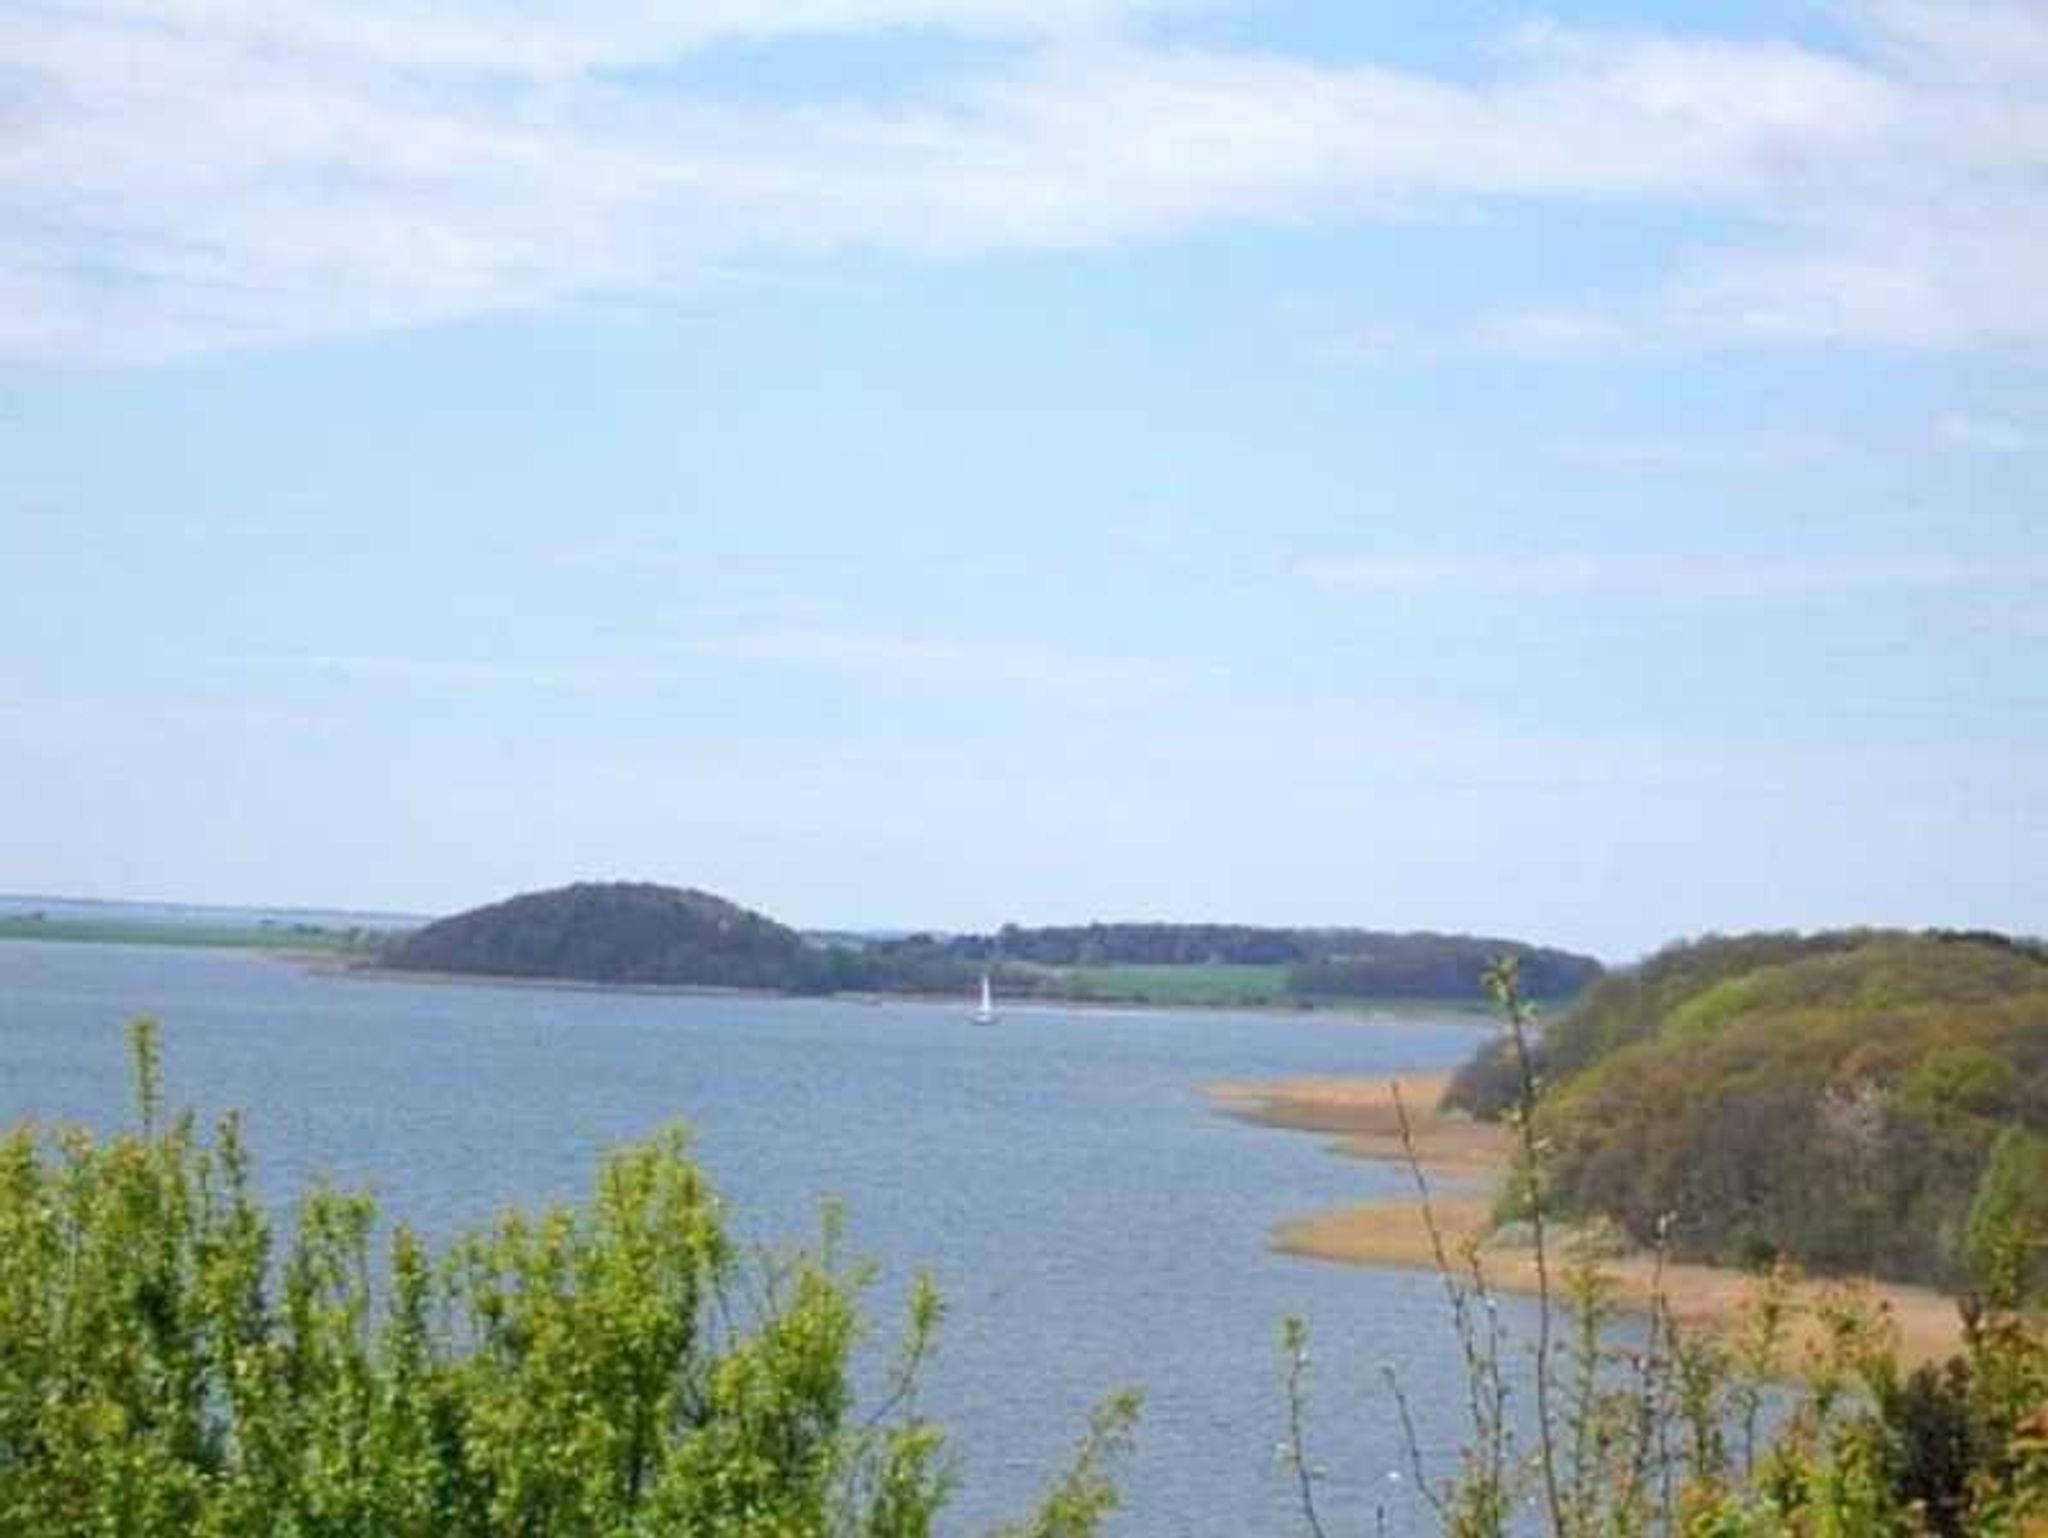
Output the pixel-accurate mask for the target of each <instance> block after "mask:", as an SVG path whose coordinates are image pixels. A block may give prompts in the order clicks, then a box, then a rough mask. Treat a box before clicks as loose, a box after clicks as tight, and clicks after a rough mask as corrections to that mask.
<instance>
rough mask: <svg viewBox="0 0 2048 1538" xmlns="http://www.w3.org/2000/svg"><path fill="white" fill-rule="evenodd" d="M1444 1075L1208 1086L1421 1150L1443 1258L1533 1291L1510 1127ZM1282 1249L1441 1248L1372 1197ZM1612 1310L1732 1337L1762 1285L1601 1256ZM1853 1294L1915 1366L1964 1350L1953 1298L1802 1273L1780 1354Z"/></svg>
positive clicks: (1302, 1221)
mask: <svg viewBox="0 0 2048 1538" xmlns="http://www.w3.org/2000/svg"><path fill="white" fill-rule="evenodd" d="M1448 1081H1449V1075H1448V1074H1404V1075H1399V1076H1396V1077H1394V1078H1372V1079H1342V1078H1328V1079H1322V1078H1318V1079H1286V1080H1276V1081H1271V1082H1264V1083H1257V1082H1233V1083H1222V1084H1211V1085H1206V1086H1204V1092H1205V1093H1206V1094H1207V1095H1208V1097H1209V1098H1210V1100H1211V1101H1212V1102H1213V1103H1214V1104H1215V1105H1216V1106H1217V1107H1218V1109H1220V1110H1222V1111H1224V1112H1226V1113H1227V1114H1229V1115H1232V1116H1237V1117H1241V1118H1243V1119H1244V1120H1246V1121H1253V1122H1258V1123H1260V1124H1261V1125H1263V1126H1269V1127H1285V1128H1290V1129H1293V1130H1296V1131H1301V1132H1312V1133H1318V1134H1321V1135H1323V1136H1325V1137H1328V1138H1330V1139H1332V1140H1333V1146H1334V1147H1335V1148H1336V1149H1337V1150H1338V1151H1339V1152H1342V1153H1344V1154H1347V1155H1349V1156H1351V1157H1354V1158H1361V1159H1377V1160H1383V1161H1391V1162H1396V1163H1405V1162H1406V1161H1407V1159H1408V1152H1409V1149H1410V1148H1412V1150H1413V1154H1414V1158H1415V1162H1416V1163H1418V1164H1419V1165H1420V1166H1421V1167H1422V1170H1423V1173H1424V1175H1425V1177H1426V1178H1427V1180H1428V1182H1429V1184H1430V1188H1431V1201H1430V1207H1431V1209H1432V1211H1433V1213H1434V1215H1435V1220H1436V1228H1437V1234H1438V1237H1439V1238H1440V1240H1441V1242H1442V1244H1443V1248H1444V1251H1445V1253H1447V1254H1448V1255H1449V1256H1450V1257H1451V1260H1452V1262H1453V1264H1455V1265H1462V1264H1464V1257H1465V1256H1466V1255H1467V1254H1469V1253H1470V1252H1471V1251H1472V1248H1473V1247H1474V1246H1475V1245H1477V1246H1478V1247H1479V1249H1478V1253H1479V1257H1480V1262H1481V1264H1482V1266H1483V1267H1484V1270H1485V1275H1486V1279H1487V1282H1488V1284H1489V1285H1490V1286H1492V1287H1494V1288H1495V1289H1497V1290H1499V1291H1502V1292H1515V1293H1526V1294H1530V1295H1534V1294H1536V1293H1537V1292H1538V1290H1539V1288H1538V1282H1537V1274H1536V1257H1535V1254H1534V1252H1533V1250H1532V1249H1531V1248H1530V1247H1529V1246H1528V1245H1527V1244H1526V1243H1524V1244H1521V1245H1519V1246H1517V1245H1506V1244H1499V1243H1493V1242H1489V1241H1488V1239H1487V1229H1488V1219H1489V1215H1490V1213H1491V1212H1492V1209H1493V1203H1494V1197H1495V1194H1496V1192H1497V1191H1498V1189H1499V1185H1500V1181H1501V1179H1502V1178H1503V1177H1504V1175H1505V1173H1506V1171H1507V1169H1508V1167H1509V1165H1510V1163H1511V1162H1512V1159H1513V1143H1512V1138H1511V1135H1510V1134H1509V1132H1508V1131H1507V1130H1506V1129H1505V1128H1502V1127H1496V1126H1490V1125H1487V1124H1485V1123H1481V1122H1474V1121H1472V1120H1471V1119H1470V1118H1469V1117H1465V1116H1462V1115H1458V1114H1455V1113H1449V1112H1445V1111H1441V1110H1439V1109H1438V1108H1437V1103H1438V1101H1439V1100H1440V1099H1441V1097H1442V1095H1443V1090H1444V1086H1445V1084H1446V1083H1448ZM1396 1086H1398V1087H1399V1091H1400V1098H1401V1102H1402V1104H1403V1105H1405V1106H1406V1108H1407V1112H1408V1121H1409V1134H1410V1141H1409V1143H1408V1144H1407V1145H1405V1146H1404V1143H1403V1140H1402V1136H1401V1128H1400V1116H1399V1113H1398V1111H1397V1110H1396V1106H1395V1088H1396ZM1558 1238H1559V1244H1558V1247H1557V1249H1556V1252H1555V1253H1554V1254H1553V1256H1552V1266H1551V1270H1552V1273H1553V1275H1552V1280H1553V1282H1554V1281H1555V1279H1556V1272H1557V1271H1558V1270H1559V1269H1560V1261H1559V1256H1561V1254H1562V1252H1563V1246H1564V1245H1566V1244H1568V1243H1569V1240H1570V1236H1569V1231H1566V1232H1565V1233H1564V1234H1561V1235H1559V1236H1558ZM1273 1246H1274V1248H1275V1249H1277V1250H1280V1251H1282V1252H1284V1253H1286V1254H1290V1255H1301V1256H1306V1257H1309V1258H1312V1259H1317V1260H1330V1261H1338V1262H1341V1263H1343V1264H1346V1265H1355V1266H1384V1267H1396V1268H1401V1269H1411V1270H1433V1269H1435V1267H1436V1245H1435V1243H1434V1242H1433V1241H1432V1240H1431V1237H1430V1233H1429V1227H1428V1225H1427V1224H1426V1223H1425V1222H1424V1218H1423V1207H1422V1203H1421V1201H1420V1200H1419V1199H1417V1198H1415V1197H1404V1198H1401V1199H1398V1200H1388V1201H1374V1202H1363V1203H1359V1204H1358V1205H1356V1206H1349V1207H1341V1208H1337V1209H1335V1210H1333V1211H1329V1212H1318V1213H1310V1214H1307V1215H1305V1216H1301V1217H1294V1218H1288V1219H1286V1220H1284V1221H1282V1222H1281V1223H1280V1224H1279V1225H1278V1226H1277V1227H1276V1228H1275V1230H1274V1234H1273ZM1601 1270H1602V1272H1603V1274H1604V1275H1605V1276H1606V1277H1607V1279H1608V1282H1609V1285H1610V1287H1611V1289H1612V1298H1613V1301H1614V1303H1615V1304H1616V1305H1617V1306H1619V1307H1621V1308H1624V1309H1627V1310H1630V1311H1633V1312H1636V1313H1645V1312H1647V1311H1648V1310H1649V1309H1650V1307H1651V1304H1652V1301H1653V1298H1654V1297H1655V1294H1656V1292H1657V1291H1658V1289H1659V1287H1660V1285H1661V1290H1662V1292H1663V1295H1664V1298H1665V1302H1666V1306H1667V1307H1668V1308H1669V1309H1670V1312H1671V1314H1672V1316H1673V1317H1674V1318H1676V1319H1677V1321H1678V1322H1679V1324H1680V1326H1681V1327H1690V1328H1693V1329H1706V1330H1711V1331H1714V1332H1717V1333H1720V1334H1723V1335H1728V1334H1732V1333H1733V1332H1734V1331H1736V1330H1737V1329H1739V1328H1740V1325H1741V1323H1742V1320H1743V1317H1744V1311H1745V1305H1746V1304H1747V1303H1748V1302H1749V1300H1750V1299H1751V1298H1753V1297H1754V1296H1755V1292H1756V1281H1755V1279H1754V1278H1753V1277H1751V1276H1749V1275H1748V1274H1746V1273H1744V1272H1741V1271H1735V1270H1729V1269H1726V1268H1723V1267H1719V1266H1707V1265H1697V1264H1691V1263H1683V1264H1681V1263H1675V1262H1674V1263H1667V1264H1666V1265H1665V1267H1664V1268H1663V1275H1662V1278H1661V1282H1660V1279H1659V1278H1658V1276H1657V1274H1656V1271H1657V1268H1656V1265H1655V1262H1654V1259H1653V1257H1652V1256H1650V1255H1649V1254H1648V1253H1646V1252H1633V1253H1624V1254H1620V1255H1614V1256H1610V1257H1607V1258H1604V1259H1603V1260H1602V1261H1601ZM1845 1288H1847V1289H1849V1290H1851V1291H1853V1292H1854V1293H1856V1294H1857V1295H1858V1296H1860V1297H1861V1298H1862V1299H1863V1300H1864V1301H1865V1302H1866V1303H1868V1304H1869V1305H1871V1306H1873V1307H1875V1308H1878V1309H1881V1310H1883V1311H1884V1312H1885V1313H1887V1314H1889V1316H1890V1318H1891V1322H1892V1325H1893V1327H1894V1328H1895V1329H1896V1331H1897V1335H1898V1343H1899V1352H1900V1355H1901V1357H1902V1358H1903V1359H1904V1361H1905V1362H1906V1363H1907V1364H1908V1365H1918V1364H1920V1363H1923V1362H1929V1361H1936V1360H1940V1359H1942V1358H1944V1357H1947V1356H1950V1355H1953V1354H1954V1353H1955V1352H1956V1351H1958V1350H1960V1349H1961V1345H1962V1326H1961V1322H1960V1320H1959V1318H1958V1316H1957V1313H1956V1305H1955V1301H1954V1300H1953V1299H1951V1298H1949V1297H1946V1296H1944V1295H1943V1294H1941V1293H1939V1292H1936V1291H1934V1290H1933V1289H1932V1288H1927V1287H1911V1286H1906V1285H1904V1284H1901V1283H1896V1282H1876V1281H1869V1280H1861V1279H1859V1280H1855V1281H1852V1282H1847V1283H1845V1282H1843V1281H1840V1280H1823V1279H1818V1278H1808V1279H1803V1280H1801V1281H1799V1282H1797V1283H1795V1284H1794V1286H1793V1296H1792V1302H1793V1305H1794V1309H1795V1312H1796V1313H1797V1315H1798V1318H1799V1323H1798V1325H1797V1326H1796V1328H1795V1330H1794V1332H1793V1336H1792V1339H1791V1340H1790V1342H1789V1344H1788V1350H1787V1352H1786V1354H1785V1360H1786V1363H1787V1368H1788V1371H1789V1372H1792V1373H1794V1374H1796V1372H1797V1368H1798V1365H1799V1363H1800V1362H1801V1361H1802V1360H1806V1359H1808V1358H1809V1357H1810V1355H1811V1353H1812V1352H1813V1351H1815V1350H1817V1349H1818V1347H1819V1345H1820V1343H1821V1340H1822V1336H1823V1327H1822V1325H1821V1324H1820V1321H1819V1318H1818V1309H1819V1307H1820V1305H1821V1304H1823V1303H1824V1302H1826V1301H1828V1300H1829V1299H1830V1298H1831V1297H1839V1296H1840V1295H1841V1294H1842V1293H1843V1291H1844V1289H1845Z"/></svg>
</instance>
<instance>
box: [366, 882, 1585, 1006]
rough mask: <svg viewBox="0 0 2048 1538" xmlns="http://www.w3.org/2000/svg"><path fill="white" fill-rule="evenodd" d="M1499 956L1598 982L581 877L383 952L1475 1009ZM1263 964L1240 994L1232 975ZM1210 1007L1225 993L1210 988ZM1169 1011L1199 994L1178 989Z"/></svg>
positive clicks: (409, 965) (1279, 945)
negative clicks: (1174, 976)
mask: <svg viewBox="0 0 2048 1538" xmlns="http://www.w3.org/2000/svg"><path fill="white" fill-rule="evenodd" d="M1503 955H1512V956H1515V957H1517V958H1518V959H1519V960H1520V963H1521V967H1522V976H1523V979H1524V986H1525V987H1526V988H1527V989H1528V990H1529V991H1530V992H1531V993H1532V994H1535V995H1537V996H1540V997H1546V998H1564V997H1568V996H1570V995H1573V994H1576V993H1577V992H1579V991H1580V990H1581V989H1582V988H1584V987H1585V986H1586V984H1587V983H1589V982H1591V981H1592V980H1593V979H1594V978H1596V977H1598V976H1599V975H1600V964H1599V963H1598V962H1597V961H1595V960H1593V959H1592V958H1591V957H1590V956H1575V955H1572V954H1570V953H1568V952H1565V951H1557V950H1548V949H1544V948H1541V947H1537V946H1531V945H1526V944H1522V943H1520V942H1517V941H1512V940H1494V939H1483V938H1477V937H1474V936H1470V935H1438V934H1402V935H1397V934H1380V933H1376V932H1374V931H1370V930H1363V929H1261V928H1253V927H1251V926H1248V925H1240V924H1089V925H1082V926H1066V927H1060V928H1044V929H1025V928H1020V927H1017V926H1015V925H1009V926H1005V927H1004V928H1003V929H1001V930H999V931H998V932H996V933H995V934H993V935H911V936H907V937H892V938H888V939H874V940H851V939H846V938H843V937H842V938H836V939H834V940H833V941H831V942H828V943H819V942H815V941H812V940H810V939H807V938H806V937H805V936H803V935H801V934H799V933H798V932H797V931H795V930H793V929H790V928H788V927H787V926H785V925H782V924H778V923H777V922H775V921H774V920H773V919H770V918H767V917H765V916H764V915H762V914H759V913H754V912H750V911H749V910H747V909H745V908H742V907H739V906H738V905H736V904H734V903H730V902H727V901H726V900H725V899H724V898H721V897H715V896H712V895H711V894H710V893H708V892H699V891H691V890H684V889H678V888H674V887H663V886H653V885H649V884H646V883H631V882H604V883H597V882H586V883H580V884H578V885H575V886H569V887H562V888H559V889H557V890H555V891H550V892H534V893H529V894H527V895H525V896H521V897H515V898H512V899H509V900H508V901H505V902H500V903H493V904H491V905H489V906H488V907H483V908H476V909H472V910H470V911H469V912H467V913H461V914H457V915H455V916H454V917H453V918H447V919H442V920H440V921H439V922H437V923H434V924H430V925H428V926H427V927H426V928H424V929H421V930H418V931H416V932H414V933H413V934H410V935H407V936H403V937H400V938H399V939H397V940H394V941H393V942H392V943H391V944H390V945H389V946H387V947H386V948H385V950H384V951H383V953H382V955H381V956H380V958H379V959H380V961H381V962H382V964H383V965H385V966H388V967H391V968H395V969H398V970H403V971H420V972H449V973H465V974H484V975H492V976H499V977H530V978H555V979H563V980H570V981H580V982H600V983H627V984H651V985H666V986H697V987H729V988H762V989H774V990H779V991H782V992H786V993H813V994H815V993H839V992H858V991H873V992H901V993H965V992H966V991H968V990H969V989H971V988H972V987H974V986H975V985H976V984H977V983H978V981H979V979H980V977H981V974H982V973H983V972H984V971H989V972H992V973H993V974H994V975H995V978H996V982H997V986H998V987H999V988H1000V989H1002V991H1003V992H1004V993H1005V994H1007V995H1009V996H1012V997H1018V996H1024V997H1059V996H1063V995H1070V994H1077V993H1078V994H1086V995H1090V996H1095V997H1106V996H1114V997H1122V998H1129V999H1143V998H1145V997H1147V996H1148V994H1147V992H1146V990H1145V987H1144V986H1142V985H1141V984H1140V985H1133V986H1128V987H1121V988H1118V987H1106V986H1105V978H1107V979H1109V980H1110V981H1111V982H1114V981H1116V980H1117V979H1116V969H1118V968H1159V967H1172V968H1176V969H1179V968H1186V969H1189V975H1190V976H1200V975H1202V974H1200V973H1199V972H1198V971H1197V970H1196V969H1200V968H1205V967H1206V968H1214V969H1221V968H1235V969H1238V975H1233V976H1232V978H1231V983H1232V985H1233V986H1232V987H1231V989H1230V990H1228V993H1227V996H1228V997H1229V998H1231V999H1234V1000H1237V1001H1240V1002H1242V1001H1247V1000H1249V999H1257V1000H1259V1001H1262V1002H1272V1003H1283V1002H1294V1003H1312V1002H1315V1001H1317V1000H1334V999H1362V998H1380V999H1385V998H1414V999H1443V1000H1476V999H1478V998H1479V997H1480V991H1479V982H1478V979H1479V977H1480V974H1481V973H1482V972H1483V971H1484V969H1485V967H1486V965H1487V963H1488V962H1490V961H1492V960H1494V959H1495V958H1497V957H1500V956H1503ZM1248 967H1260V968H1270V969H1271V982H1270V986H1266V985H1265V984H1264V983H1263V981H1262V985H1261V987H1260V988H1258V989H1248V988H1247V986H1246V983H1245V979H1244V978H1243V976H1242V975H1241V973H1242V970H1243V969H1245V968H1248ZM1218 994H1219V997H1218V1001H1219V1002H1220V1001H1221V1000H1222V998H1223V997H1224V996H1225V992H1224V990H1221V989H1219V990H1218ZM1171 997H1172V998H1173V999H1174V1000H1175V1001H1177V1002H1193V1001H1197V1000H1199V999H1200V998H1201V993H1200V991H1199V990H1189V989H1186V988H1179V989H1175V990H1173V991H1172V993H1171Z"/></svg>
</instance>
